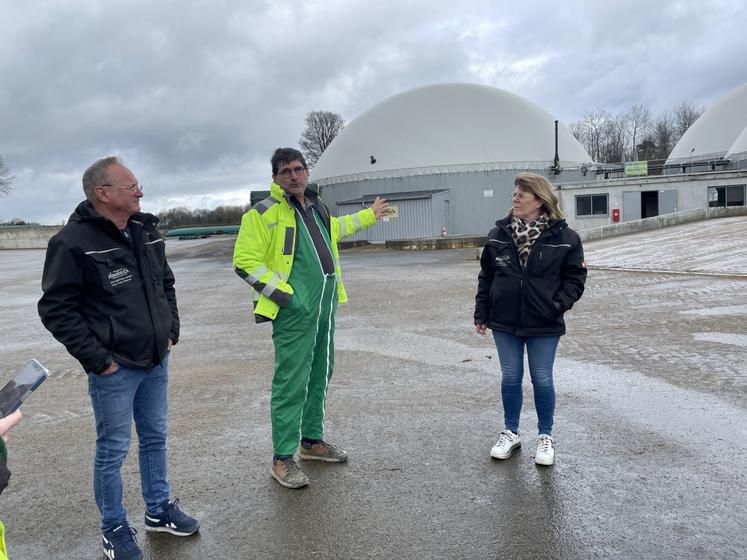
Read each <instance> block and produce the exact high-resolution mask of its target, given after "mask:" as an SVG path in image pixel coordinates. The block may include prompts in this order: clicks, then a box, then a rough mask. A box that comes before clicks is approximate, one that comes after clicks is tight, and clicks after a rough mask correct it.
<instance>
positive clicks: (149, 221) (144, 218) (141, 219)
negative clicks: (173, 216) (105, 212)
mask: <svg viewBox="0 0 747 560" xmlns="http://www.w3.org/2000/svg"><path fill="white" fill-rule="evenodd" d="M72 222H90V223H95V224H98V225H101V226H104V225H106V224H111V223H112V222H111V221H110V220H109V219H107V218H104V216H102V215H101V214H99V213H98V212H96V209H95V208H94V207H93V204H91V202H90V201H88V200H84V201H83V202H81V203H80V204H78V206H77V207H76V208H75V210H73V213H72V214H70V218H69V219H68V223H72ZM133 223H135V224H138V225H140V226H142V227H144V228H155V227H156V224H158V218H157V217H156V216H154V215H153V214H149V213H147V212H136V213H135V214H133V215H132V216H130V218H129V219H128V220H127V225H131V224H133ZM112 225H113V224H112Z"/></svg>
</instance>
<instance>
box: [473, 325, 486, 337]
mask: <svg viewBox="0 0 747 560" xmlns="http://www.w3.org/2000/svg"><path fill="white" fill-rule="evenodd" d="M487 330H488V326H487V325H486V324H485V323H477V324H476V325H475V332H476V333H477V334H481V335H482V336H485V332H486V331H487Z"/></svg>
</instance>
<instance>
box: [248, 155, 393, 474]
mask: <svg viewBox="0 0 747 560" xmlns="http://www.w3.org/2000/svg"><path fill="white" fill-rule="evenodd" d="M271 164H272V178H273V183H272V185H271V187H270V189H271V191H270V193H271V194H270V197H269V198H266V199H265V200H263V201H262V202H259V203H258V204H255V205H254V207H253V208H252V209H251V210H249V211H248V212H247V213H246V214H244V217H243V218H242V220H241V229H240V231H239V236H238V239H237V240H236V246H235V247H234V253H233V265H234V269H235V271H236V273H237V274H238V275H239V276H241V277H242V278H243V279H244V280H246V282H247V283H249V285H251V287H252V288H253V289H254V300H255V301H254V304H255V307H254V315H255V319H256V320H257V322H263V321H268V320H270V321H272V340H273V343H274V345H275V373H274V377H273V380H272V398H271V401H270V412H271V418H272V443H273V453H274V455H273V461H272V469H271V470H270V473H271V474H272V477H273V478H275V480H277V481H278V482H279V483H280V484H281V485H283V486H285V487H287V488H301V487H303V486H306V485H307V484H308V483H309V479H308V477H307V476H306V475H305V474H304V472H303V471H302V470H301V469H300V468H299V467H298V465H297V464H296V462H295V460H294V458H293V456H294V454H295V452H296V450H299V456H300V457H301V458H302V459H305V460H317V461H325V462H329V463H342V462H345V461H347V458H348V455H347V452H345V451H343V450H342V449H340V448H339V447H337V446H335V445H332V444H331V443H328V442H327V441H325V440H324V439H323V438H324V408H325V400H326V394H327V386H328V384H329V380H330V377H331V376H332V369H333V365H334V329H335V311H336V309H337V303H338V302H340V303H344V302H346V301H347V295H346V294H345V288H344V287H343V284H342V279H341V277H340V259H339V254H338V249H337V242H338V241H339V240H340V239H343V238H344V237H347V236H349V235H352V234H354V233H355V232H357V231H358V230H360V229H361V228H367V227H370V226H373V225H374V224H375V223H376V220H377V219H378V218H381V217H383V216H384V215H385V214H386V211H387V208H388V204H387V202H386V201H385V200H384V199H381V198H378V197H377V198H376V200H375V201H374V202H373V203H372V205H371V207H370V208H366V209H365V210H361V211H360V212H357V213H355V214H351V215H349V216H342V217H339V218H336V217H333V216H330V214H329V211H328V210H327V207H326V206H325V205H324V203H323V202H322V201H321V199H320V198H319V192H318V188H317V187H316V185H309V184H308V179H309V178H308V168H307V166H306V161H305V160H304V157H303V155H302V154H301V152H299V151H298V150H295V149H293V148H279V149H277V150H276V151H275V153H274V154H273V156H272V159H271ZM299 442H300V449H299Z"/></svg>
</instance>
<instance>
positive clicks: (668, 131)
mask: <svg viewBox="0 0 747 560" xmlns="http://www.w3.org/2000/svg"><path fill="white" fill-rule="evenodd" d="M676 135H677V133H676V131H675V128H674V119H673V118H672V115H671V113H669V112H667V113H664V114H663V115H662V116H661V117H659V118H658V119H657V121H656V123H655V124H654V131H653V142H654V145H655V146H656V159H666V158H668V157H669V154H670V152H671V151H672V148H674V145H675V143H676V140H675V137H676Z"/></svg>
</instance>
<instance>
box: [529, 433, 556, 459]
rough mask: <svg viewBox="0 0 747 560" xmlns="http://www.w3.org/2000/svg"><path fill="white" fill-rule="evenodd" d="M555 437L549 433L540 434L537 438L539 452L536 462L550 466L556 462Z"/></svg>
mask: <svg viewBox="0 0 747 560" xmlns="http://www.w3.org/2000/svg"><path fill="white" fill-rule="evenodd" d="M553 443H554V441H553V439H552V438H551V437H550V436H548V435H547V434H540V435H539V437H538V438H537V453H535V455H534V462H535V463H537V464H538V465H546V466H550V465H552V464H554V463H555V448H554V447H553Z"/></svg>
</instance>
